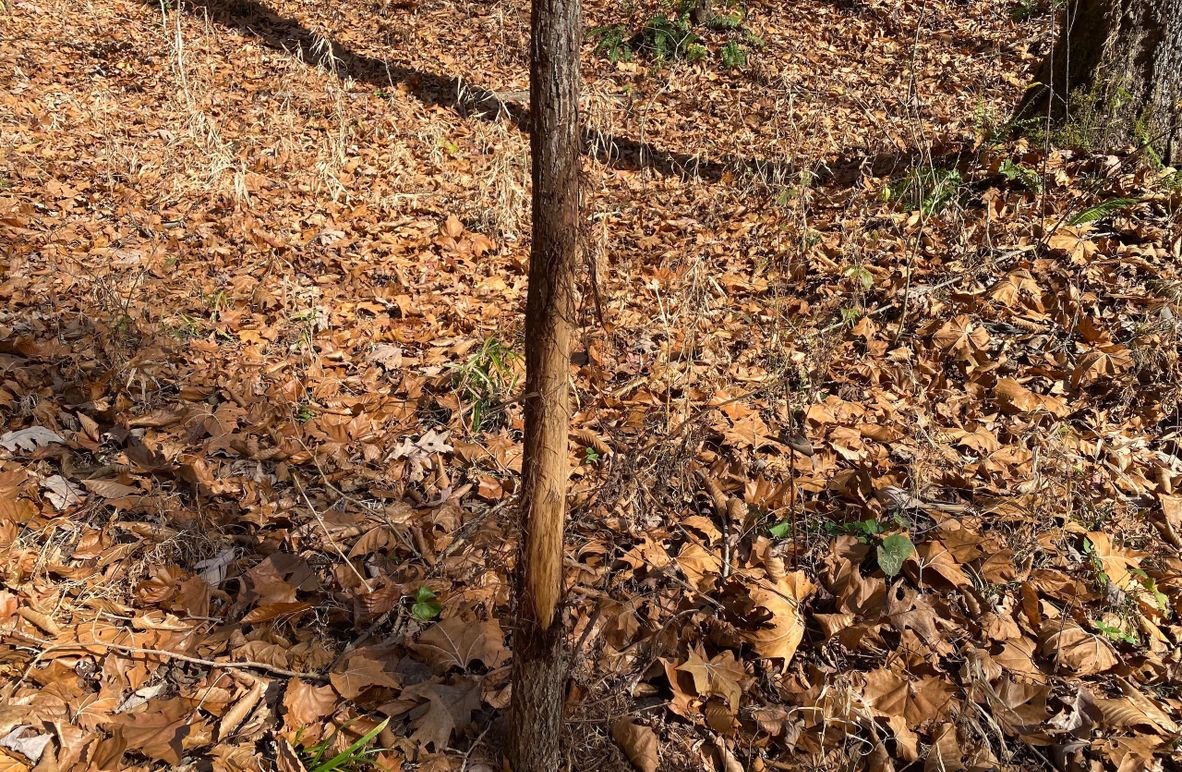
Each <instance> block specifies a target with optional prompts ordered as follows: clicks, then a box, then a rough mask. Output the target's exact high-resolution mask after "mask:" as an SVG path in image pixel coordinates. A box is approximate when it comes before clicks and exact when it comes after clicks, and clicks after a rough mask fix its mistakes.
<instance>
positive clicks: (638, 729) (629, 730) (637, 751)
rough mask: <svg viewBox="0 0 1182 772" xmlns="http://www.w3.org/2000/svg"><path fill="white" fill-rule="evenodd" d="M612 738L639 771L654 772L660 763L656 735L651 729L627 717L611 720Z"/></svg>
mask: <svg viewBox="0 0 1182 772" xmlns="http://www.w3.org/2000/svg"><path fill="white" fill-rule="evenodd" d="M612 740H614V741H615V743H616V745H618V746H620V750H622V751H624V755H625V756H627V757H628V761H630V762H632V766H633V767H635V768H636V769H638V770H640V772H656V769H657V766H658V765H659V764H660V754H659V752H658V745H657V735H656V733H655V732H653V730H652V729H650V728H648V727H647V726H645V725H643V724H638V723H636V722H635V721H630V720H628V719H627V718H617V719H616V720H615V721H613V722H612Z"/></svg>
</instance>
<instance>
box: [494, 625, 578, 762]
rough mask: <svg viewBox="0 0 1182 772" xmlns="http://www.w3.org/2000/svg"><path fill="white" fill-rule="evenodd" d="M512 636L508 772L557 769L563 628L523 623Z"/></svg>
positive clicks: (563, 678) (563, 680)
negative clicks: (509, 766) (542, 627)
mask: <svg viewBox="0 0 1182 772" xmlns="http://www.w3.org/2000/svg"><path fill="white" fill-rule="evenodd" d="M522 621H523V623H524V624H523V628H522V629H520V630H518V631H517V632H516V633H514V635H513V701H512V703H511V704H510V706H509V744H508V757H509V763H510V765H511V766H512V769H513V772H557V770H559V769H561V768H562V764H561V759H562V703H563V695H564V688H563V687H564V686H565V683H566V661H565V659H564V657H563V656H562V637H563V636H562V633H563V631H562V624H561V623H560V622H557V621H556V622H555V623H554V624H552V625H551V626H550V629H549V630H542V629H541V628H539V627H538V625H537V624H536V623H535V622H533V621H528V620H522Z"/></svg>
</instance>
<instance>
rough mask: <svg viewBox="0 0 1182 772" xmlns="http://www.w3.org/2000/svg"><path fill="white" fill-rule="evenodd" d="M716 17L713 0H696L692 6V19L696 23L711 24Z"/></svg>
mask: <svg viewBox="0 0 1182 772" xmlns="http://www.w3.org/2000/svg"><path fill="white" fill-rule="evenodd" d="M713 19H714V7H713V5H712V4H711V0H695V2H694V4H693V6H692V7H691V8H690V20H691V21H693V23H694V24H709V23H710V22H711V21H712V20H713Z"/></svg>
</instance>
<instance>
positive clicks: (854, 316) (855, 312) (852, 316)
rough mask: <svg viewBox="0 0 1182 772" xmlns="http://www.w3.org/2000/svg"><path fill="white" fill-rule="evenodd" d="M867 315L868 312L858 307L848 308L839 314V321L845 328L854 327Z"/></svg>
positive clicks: (841, 310)
mask: <svg viewBox="0 0 1182 772" xmlns="http://www.w3.org/2000/svg"><path fill="white" fill-rule="evenodd" d="M865 314H866V310H865V309H863V308H860V307H858V306H846V307H843V308H841V309H840V310H839V311H838V312H837V315H838V321H840V322H841V324H842V325H843V326H845V327H853V326H854V325H855V324H857V323H858V320H859V319H861V318H862V317H863V316H865Z"/></svg>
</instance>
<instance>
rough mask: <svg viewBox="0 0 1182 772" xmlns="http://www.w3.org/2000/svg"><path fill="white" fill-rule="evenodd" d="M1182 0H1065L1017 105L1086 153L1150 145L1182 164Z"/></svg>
mask: <svg viewBox="0 0 1182 772" xmlns="http://www.w3.org/2000/svg"><path fill="white" fill-rule="evenodd" d="M1180 102H1182V0H1070V2H1069V3H1068V6H1067V8H1066V10H1065V13H1064V16H1063V17H1062V26H1061V29H1060V33H1059V38H1058V40H1057V41H1056V43H1055V46H1054V48H1053V49H1052V50H1051V52H1050V54H1049V55H1048V56H1047V58H1046V59H1045V60H1044V61H1043V63H1042V66H1041V67H1040V68H1039V70H1038V74H1037V75H1036V77H1035V82H1034V84H1033V85H1032V86H1031V87H1030V89H1029V90H1028V91H1027V93H1026V96H1025V97H1024V98H1023V100H1022V102H1021V104H1020V105H1019V107H1018V110H1017V114H1016V117H1017V118H1018V119H1020V120H1038V119H1044V120H1049V122H1050V125H1051V127H1052V128H1053V129H1055V130H1056V132H1057V134H1058V136H1059V137H1060V138H1062V139H1063V140H1064V141H1065V142H1066V143H1069V144H1074V145H1079V146H1082V147H1085V148H1097V149H1098V148H1117V147H1122V146H1124V147H1127V146H1130V145H1136V146H1138V147H1140V146H1148V147H1149V148H1150V149H1151V150H1152V151H1153V152H1154V153H1156V155H1157V156H1159V157H1160V159H1161V160H1162V161H1163V162H1165V163H1178V162H1179V161H1182V104H1180Z"/></svg>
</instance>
